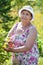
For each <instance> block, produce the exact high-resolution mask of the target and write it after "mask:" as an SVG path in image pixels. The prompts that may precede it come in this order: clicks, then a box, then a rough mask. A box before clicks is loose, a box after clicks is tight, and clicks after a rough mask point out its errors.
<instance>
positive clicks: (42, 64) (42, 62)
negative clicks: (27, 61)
mask: <svg viewBox="0 0 43 65" xmlns="http://www.w3.org/2000/svg"><path fill="white" fill-rule="evenodd" d="M38 65H43V57H39V60H38Z"/></svg>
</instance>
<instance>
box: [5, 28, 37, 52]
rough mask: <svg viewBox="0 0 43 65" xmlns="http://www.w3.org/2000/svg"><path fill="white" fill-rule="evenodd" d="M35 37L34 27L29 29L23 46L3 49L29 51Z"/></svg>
mask: <svg viewBox="0 0 43 65" xmlns="http://www.w3.org/2000/svg"><path fill="white" fill-rule="evenodd" d="M36 38H37V31H36V29H35V28H31V29H30V30H29V35H28V37H27V40H26V43H25V45H24V46H21V47H17V48H13V49H12V48H10V49H5V50H6V51H8V52H9V51H10V52H17V53H19V52H26V51H29V50H30V49H31V48H32V47H33V44H34V42H35V40H36Z"/></svg>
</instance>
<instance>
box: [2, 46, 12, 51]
mask: <svg viewBox="0 0 43 65" xmlns="http://www.w3.org/2000/svg"><path fill="white" fill-rule="evenodd" d="M3 49H4V50H5V51H7V52H13V49H12V48H10V47H9V48H4V47H3Z"/></svg>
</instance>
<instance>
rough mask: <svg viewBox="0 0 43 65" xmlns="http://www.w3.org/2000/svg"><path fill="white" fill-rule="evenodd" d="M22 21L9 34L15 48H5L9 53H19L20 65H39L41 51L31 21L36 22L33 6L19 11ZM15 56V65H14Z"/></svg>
mask: <svg viewBox="0 0 43 65" xmlns="http://www.w3.org/2000/svg"><path fill="white" fill-rule="evenodd" d="M19 17H20V19H21V21H20V22H18V23H17V24H16V25H14V26H13V27H12V29H11V30H10V31H9V33H8V37H11V40H12V41H11V42H13V43H14V44H15V47H14V48H4V50H5V51H7V52H13V53H17V56H16V58H17V59H18V61H19V63H18V65H19V64H20V65H37V63H38V57H39V51H38V47H37V41H36V39H37V30H36V28H35V26H34V25H32V23H31V21H33V20H34V13H33V9H32V7H31V6H29V5H28V6H24V7H23V8H21V9H20V10H19ZM14 60H15V58H14V54H13V61H12V62H13V64H12V65H14Z"/></svg>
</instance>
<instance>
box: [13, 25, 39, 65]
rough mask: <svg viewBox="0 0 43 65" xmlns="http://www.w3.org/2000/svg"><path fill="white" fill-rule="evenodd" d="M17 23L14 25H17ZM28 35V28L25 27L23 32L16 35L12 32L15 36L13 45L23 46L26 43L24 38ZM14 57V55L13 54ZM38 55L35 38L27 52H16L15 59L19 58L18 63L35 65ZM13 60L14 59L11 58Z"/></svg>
mask: <svg viewBox="0 0 43 65" xmlns="http://www.w3.org/2000/svg"><path fill="white" fill-rule="evenodd" d="M17 26H18V25H16V27H17ZM28 35H29V29H28V28H27V29H26V30H25V32H24V33H23V34H20V35H17V34H16V33H15V34H14V36H12V38H13V37H15V42H14V44H15V47H19V46H23V45H25V43H26V38H27V36H28ZM13 57H14V56H13ZM38 57H39V51H38V47H37V42H36V40H35V42H34V45H33V47H32V48H31V49H30V50H29V51H27V52H21V53H17V59H18V60H19V62H20V64H19V65H37V62H38ZM13 60H14V59H13Z"/></svg>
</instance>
